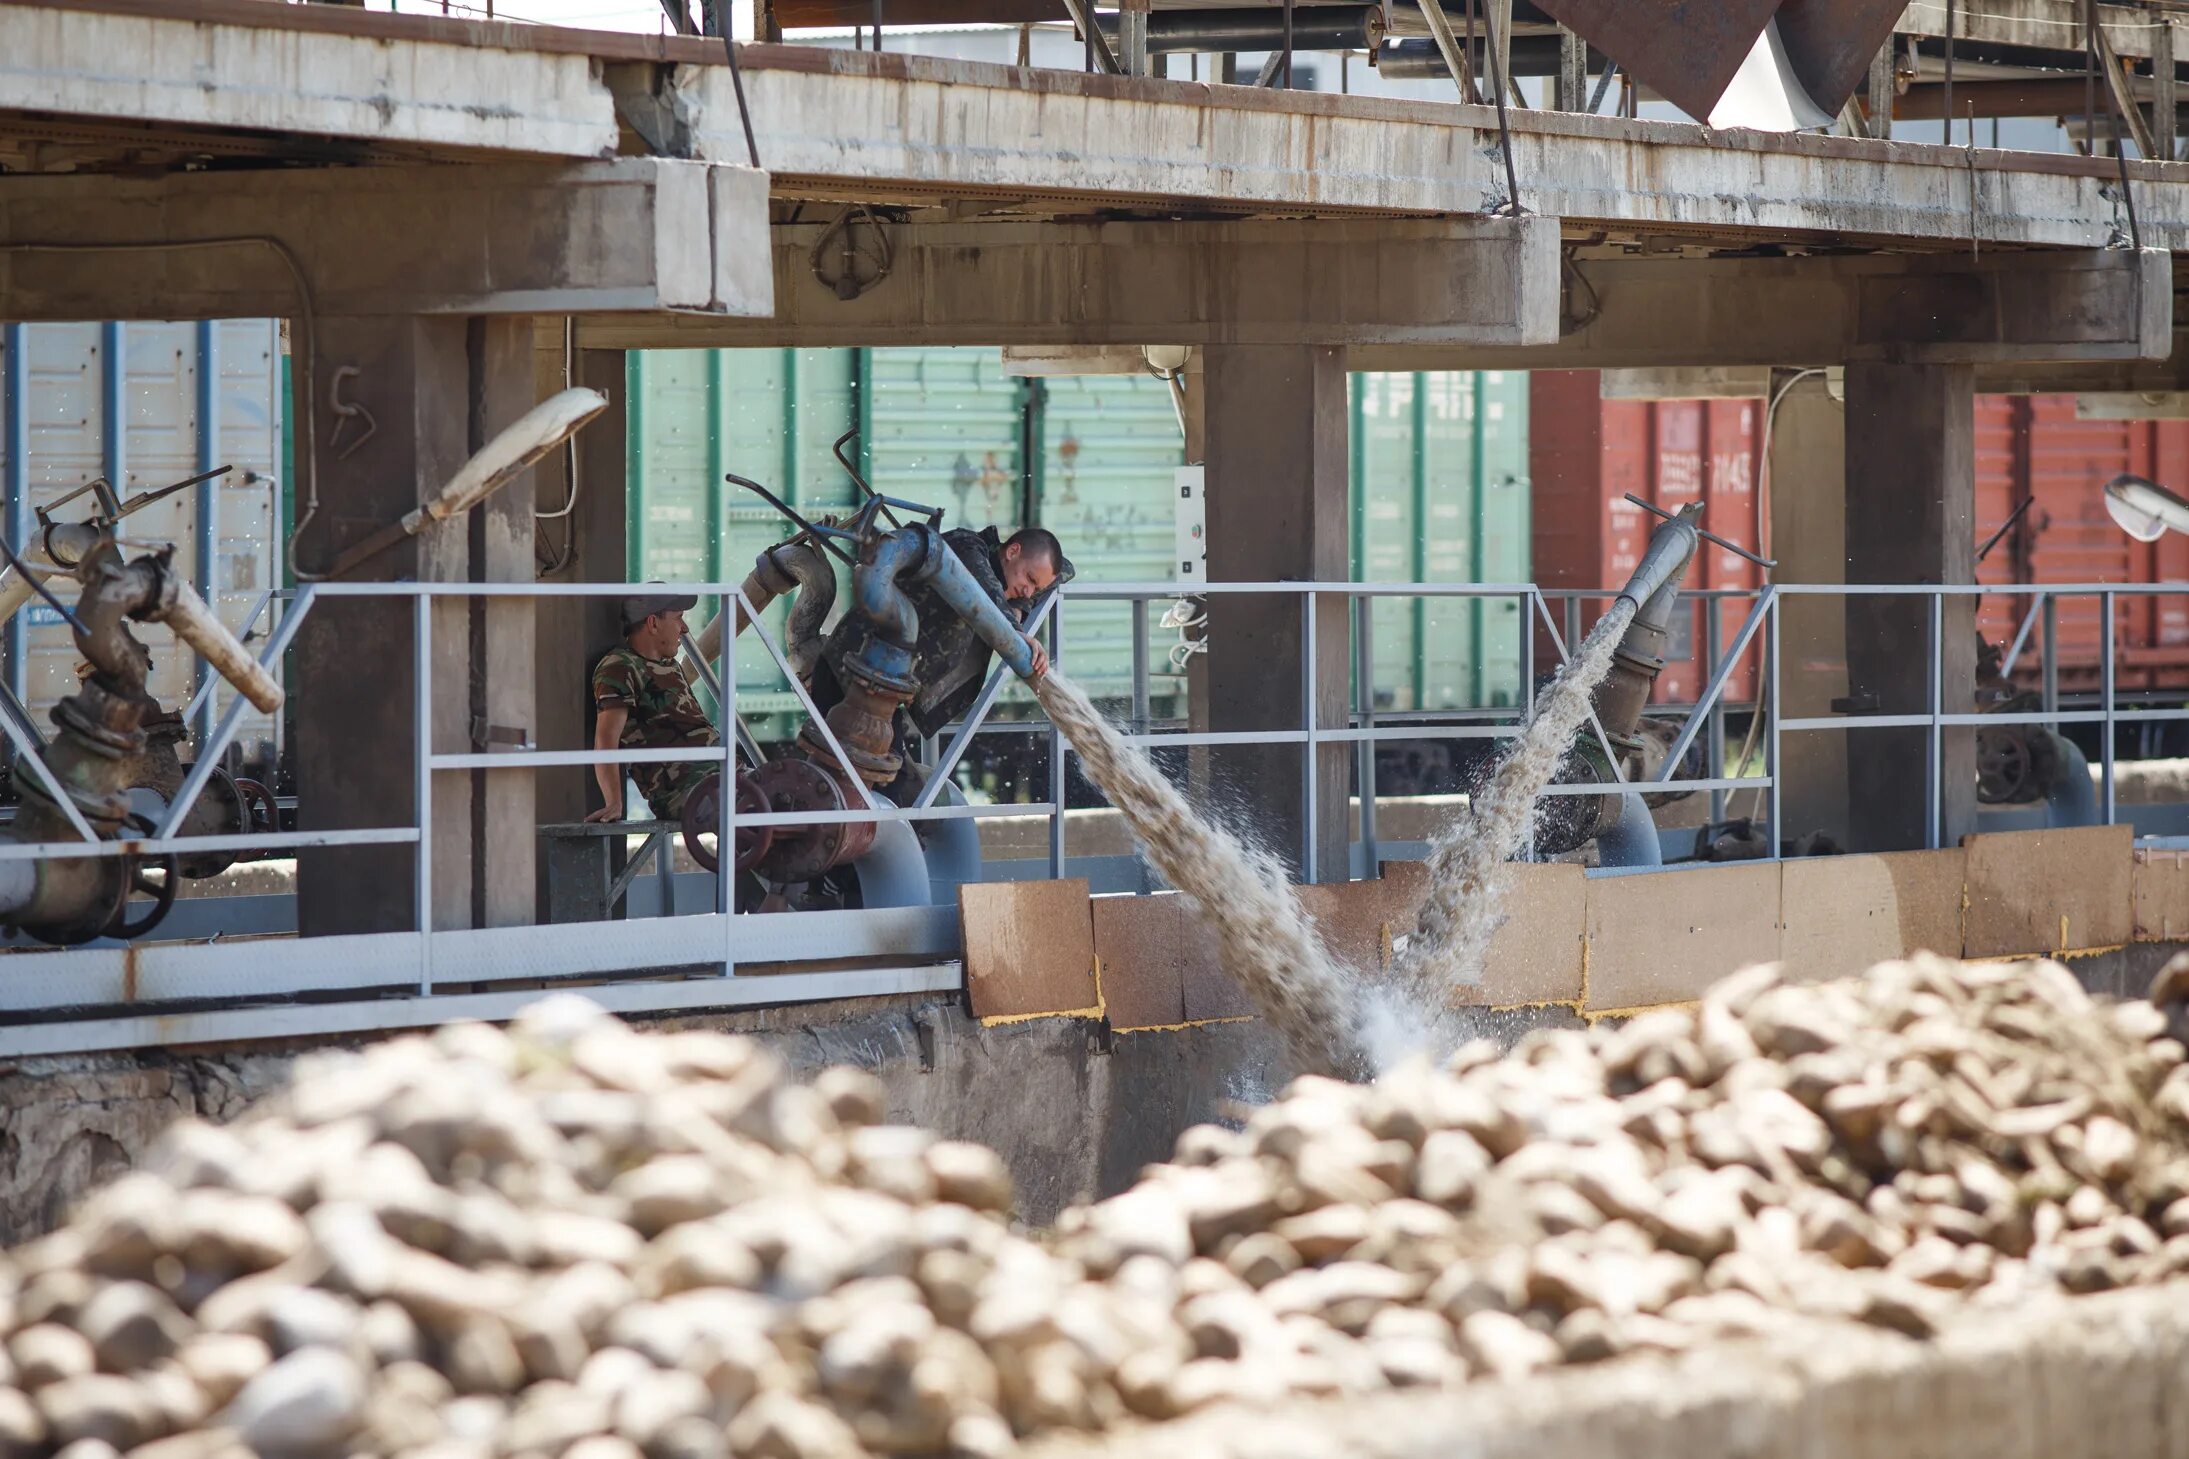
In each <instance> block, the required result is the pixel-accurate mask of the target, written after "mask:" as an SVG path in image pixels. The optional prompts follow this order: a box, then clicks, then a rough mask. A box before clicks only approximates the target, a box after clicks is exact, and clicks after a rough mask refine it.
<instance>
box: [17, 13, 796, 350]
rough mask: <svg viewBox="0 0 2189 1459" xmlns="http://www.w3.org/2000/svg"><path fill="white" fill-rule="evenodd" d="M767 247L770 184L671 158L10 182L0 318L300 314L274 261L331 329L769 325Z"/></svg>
mask: <svg viewBox="0 0 2189 1459" xmlns="http://www.w3.org/2000/svg"><path fill="white" fill-rule="evenodd" d="M4 13H5V12H4V8H0V15H4ZM766 228H767V175H766V174H765V173H761V172H756V171H754V170H753V169H751V168H749V167H731V166H715V165H709V164H705V163H698V162H679V161H672V160H669V159H665V158H639V157H633V158H625V159H621V160H618V161H614V162H581V163H501V164H492V165H480V166H475V167H451V166H440V165H432V164H418V165H412V166H403V167H372V168H343V169H329V170H305V169H284V170H266V171H234V172H203V173H177V174H171V175H166V176H160V177H151V178H114V177H94V176H87V177H65V176H52V177H48V176H27V177H10V178H6V179H0V300H4V301H5V306H4V308H0V313H5V314H6V316H7V317H8V318H10V319H16V320H25V321H32V320H42V319H44V320H69V319H193V318H197V319H205V318H224V317H227V318H236V317H240V318H251V317H260V316H265V315H270V314H283V315H286V314H294V313H296V312H297V303H298V300H297V291H296V281H295V279H294V277H293V276H292V274H291V273H290V271H289V268H288V266H287V265H286V263H285V261H284V251H285V253H286V256H287V257H288V258H290V259H293V260H294V262H295V265H296V266H297V267H298V268H300V269H301V270H302V272H303V275H304V278H305V280H306V281H307V282H308V284H309V286H310V291H311V296H312V297H311V303H312V308H313V312H315V313H318V314H320V315H324V316H329V317H332V316H337V315H340V316H347V317H351V318H362V317H368V316H375V315H428V314H535V313H582V312H588V311H599V310H612V311H621V310H649V311H651V310H691V311H697V312H701V313H711V314H761V315H765V314H767V313H769V312H770V311H771V310H772V308H773V305H774V289H773V281H772V280H771V279H770V278H769V276H768V273H767V269H766V267H765V264H764V262H763V258H764V255H763V253H762V250H763V249H764V248H765V246H766V238H767V233H766ZM225 239H248V240H252V241H250V242H245V243H237V244H213V245H209V244H208V240H225ZM266 239H272V240H274V241H275V243H276V244H278V245H279V247H278V248H276V247H274V246H273V245H269V244H267V243H266V242H265V241H264V240H266ZM99 245H121V246H122V247H123V249H124V250H126V251H116V250H115V249H113V248H110V247H101V246H99Z"/></svg>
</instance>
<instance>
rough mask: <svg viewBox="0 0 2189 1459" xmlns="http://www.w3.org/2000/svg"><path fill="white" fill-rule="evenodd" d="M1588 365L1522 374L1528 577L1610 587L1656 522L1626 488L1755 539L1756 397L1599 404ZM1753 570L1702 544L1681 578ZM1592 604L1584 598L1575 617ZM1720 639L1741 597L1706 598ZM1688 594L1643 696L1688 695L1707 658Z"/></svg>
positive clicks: (1749, 582)
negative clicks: (1529, 497)
mask: <svg viewBox="0 0 2189 1459" xmlns="http://www.w3.org/2000/svg"><path fill="white" fill-rule="evenodd" d="M1597 391H1598V384H1597V377H1596V372H1595V371H1593V370H1538V371H1536V372H1535V373H1534V374H1533V375H1532V376H1531V377H1530V378H1529V382H1528V410H1529V416H1528V419H1529V423H1530V424H1529V429H1530V432H1531V436H1530V440H1529V448H1528V467H1529V475H1530V477H1531V478H1532V480H1533V482H1534V488H1535V541H1534V550H1535V555H1534V562H1535V581H1536V582H1537V583H1538V584H1540V585H1541V586H1543V587H1545V588H1603V587H1613V588H1616V587H1617V586H1618V585H1619V584H1621V583H1623V582H1625V581H1626V580H1627V577H1628V576H1629V575H1630V574H1631V573H1632V572H1633V571H1634V569H1635V567H1636V565H1637V564H1639V563H1640V562H1641V560H1642V548H1643V546H1644V544H1646V543H1647V542H1648V541H1649V534H1650V530H1651V529H1652V528H1653V527H1654V526H1656V524H1657V519H1656V518H1655V517H1653V516H1651V515H1650V514H1649V513H1647V512H1645V511H1643V510H1642V509H1641V508H1640V507H1637V506H1635V505H1634V504H1633V503H1631V502H1629V501H1627V500H1626V495H1627V493H1629V492H1631V493H1633V494H1634V495H1635V496H1638V497H1640V498H1641V499H1642V500H1644V501H1646V502H1650V503H1653V504H1654V505H1656V506H1659V507H1662V508H1663V509H1664V510H1666V511H1668V512H1669V511H1677V510H1678V509H1679V508H1681V507H1683V506H1685V505H1687V504H1688V503H1689V502H1694V501H1699V502H1701V503H1702V504H1703V525H1704V526H1705V527H1707V528H1709V529H1710V530H1711V531H1713V532H1715V533H1717V534H1718V535H1719V536H1721V537H1724V538H1725V539H1727V540H1728V541H1731V542H1739V543H1742V544H1744V545H1745V544H1750V543H1753V542H1754V541H1755V540H1756V468H1757V466H1758V464H1759V462H1758V455H1757V449H1758V445H1759V440H1760V437H1761V435H1762V430H1763V402H1762V401H1760V400H1666V401H1631V400H1602V399H1599V398H1598V395H1597ZM1760 571H1761V570H1760V569H1759V568H1758V567H1757V566H1756V564H1754V563H1752V562H1750V561H1748V560H1747V559H1746V558H1744V557H1742V556H1740V555H1739V554H1738V553H1734V552H1728V551H1726V550H1725V549H1724V548H1722V547H1719V546H1716V545H1715V544H1713V543H1709V542H1705V543H1704V544H1703V546H1702V552H1701V553H1700V555H1699V556H1698V558H1697V561H1696V565H1695V567H1694V568H1693V569H1692V570H1691V571H1690V572H1689V574H1688V585H1689V586H1690V587H1694V588H1728V589H1730V588H1753V587H1755V586H1756V585H1757V583H1758V582H1759V573H1760ZM1603 606H1604V605H1603V604H1602V603H1601V602H1595V603H1591V604H1589V605H1587V606H1586V607H1585V608H1584V609H1583V612H1582V622H1583V624H1584V625H1585V624H1588V623H1593V622H1595V621H1596V615H1597V614H1598V613H1600V612H1602V611H1603ZM1715 606H1716V611H1717V613H1718V622H1719V630H1720V634H1721V638H1720V642H1721V643H1726V644H1730V643H1731V642H1732V641H1733V636H1734V635H1735V634H1736V633H1738V632H1739V631H1740V626H1741V622H1742V620H1743V619H1744V618H1745V617H1746V616H1747V614H1748V605H1747V604H1746V603H1745V602H1742V601H1738V600H1735V601H1730V602H1727V601H1718V602H1717V603H1716V605H1715ZM1710 610H1711V602H1710V600H1703V599H1697V600H1696V601H1695V602H1694V603H1692V604H1691V605H1689V606H1688V610H1687V611H1685V612H1682V613H1680V614H1679V615H1677V616H1676V617H1675V619H1674V621H1673V640H1672V646H1671V648H1670V650H1669V651H1668V652H1667V654H1666V656H1665V658H1666V662H1665V671H1664V673H1662V674H1661V675H1659V676H1658V678H1657V688H1656V691H1655V693H1654V694H1653V695H1652V696H1651V697H1652V701H1653V702H1655V703H1658V704H1683V703H1692V702H1693V701H1694V699H1695V697H1696V696H1697V695H1698V694H1700V693H1701V692H1702V688H1703V684H1704V683H1705V682H1706V680H1707V678H1708V676H1709V672H1710V666H1709V664H1708V663H1707V662H1706V660H1705V656H1704V652H1703V650H1704V646H1705V643H1706V632H1707V630H1706V628H1705V626H1704V618H1703V615H1704V614H1705V613H1707V612H1709V611H1710ZM1755 666H1756V659H1755V656H1754V655H1753V654H1751V655H1749V657H1748V659H1747V660H1746V662H1744V663H1743V664H1742V666H1741V668H1740V669H1739V670H1738V671H1737V672H1736V673H1735V674H1734V676H1733V679H1732V682H1730V683H1729V684H1728V685H1727V686H1726V695H1727V697H1728V698H1729V699H1731V700H1734V701H1743V700H1748V699H1751V698H1753V697H1754V695H1755V692H1756V682H1755V672H1756V667H1755Z"/></svg>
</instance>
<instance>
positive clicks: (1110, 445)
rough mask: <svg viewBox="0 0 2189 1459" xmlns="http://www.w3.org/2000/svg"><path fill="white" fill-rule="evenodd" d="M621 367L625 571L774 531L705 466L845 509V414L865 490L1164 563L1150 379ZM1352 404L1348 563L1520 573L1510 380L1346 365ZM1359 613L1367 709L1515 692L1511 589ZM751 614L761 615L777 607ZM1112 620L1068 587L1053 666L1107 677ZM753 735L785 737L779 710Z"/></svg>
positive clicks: (1114, 609)
mask: <svg viewBox="0 0 2189 1459" xmlns="http://www.w3.org/2000/svg"><path fill="white" fill-rule="evenodd" d="M630 369H631V386H632V391H631V398H632V401H633V409H632V424H631V430H630V451H631V460H630V463H629V464H630V481H631V483H632V492H631V544H632V545H631V570H632V573H633V575H634V576H636V577H641V578H646V577H653V578H661V579H665V580H669V579H675V578H685V579H688V580H689V579H696V578H703V577H705V576H707V575H708V574H709V573H711V572H716V571H719V572H720V573H721V574H722V575H723V576H725V577H729V578H736V577H741V576H742V575H743V574H744V572H745V570H746V569H747V568H748V567H749V566H750V564H751V559H752V556H753V554H754V553H756V552H757V551H758V550H759V549H760V548H761V547H762V546H764V545H765V544H766V543H768V542H771V541H775V540H778V539H779V538H780V537H781V536H782V535H783V533H784V527H783V524H782V523H781V520H780V518H778V517H777V516H776V514H775V513H774V512H773V511H772V510H771V509H770V508H768V507H766V506H764V505H762V504H760V503H758V501H757V500H756V499H755V498H754V497H753V496H752V495H751V493H749V492H744V491H741V490H739V489H738V488H735V487H725V486H722V485H721V478H722V473H723V471H725V470H728V471H736V472H738V473H739V474H741V475H746V476H751V477H753V478H754V479H756V480H758V481H760V482H761V483H762V484H763V485H765V486H768V487H769V488H770V489H771V490H783V487H784V484H786V483H787V484H788V486H789V490H788V491H787V493H786V495H787V496H788V498H789V499H790V500H791V501H792V502H794V503H795V504H797V505H799V506H800V508H801V509H805V508H813V509H815V510H823V509H826V508H827V507H829V506H836V505H848V504H849V503H850V502H851V500H852V487H851V484H850V481H849V478H848V477H846V476H845V475H844V473H843V472H842V471H841V469H840V468H839V467H838V466H837V465H836V463H835V462H834V461H832V460H830V458H829V443H830V442H831V441H832V440H833V439H834V438H835V437H837V436H838V435H840V434H842V433H843V432H844V431H846V430H849V429H852V428H854V427H857V428H858V431H859V440H860V442H861V451H862V460H863V468H862V469H864V470H866V471H867V472H868V474H869V477H870V479H871V480H872V481H873V483H874V485H875V486H876V487H877V488H878V489H879V490H882V491H885V492H887V493H889V494H890V495H893V496H901V497H905V498H908V499H910V500H913V501H921V502H930V503H933V504H934V505H937V506H941V507H945V508H947V509H948V511H949V516H948V518H947V519H946V521H947V522H948V523H949V524H950V525H967V526H976V527H978V526H986V525H989V524H994V525H996V526H997V527H998V528H1000V529H1001V530H1003V531H1005V532H1009V531H1012V530H1014V529H1015V528H1017V527H1018V526H1019V525H1021V524H1022V523H1024V522H1027V521H1032V522H1034V523H1036V524H1038V525H1040V526H1044V527H1047V528H1049V529H1050V530H1052V531H1054V532H1055V533H1057V535H1058V536H1059V537H1061V538H1062V539H1063V541H1064V543H1065V549H1066V551H1067V552H1069V553H1070V554H1071V557H1072V560H1073V563H1074V564H1075V566H1076V567H1077V568H1078V570H1079V575H1080V580H1081V581H1083V582H1126V581H1133V582H1148V581H1151V580H1154V581H1162V580H1167V579H1169V578H1170V577H1171V576H1172V564H1171V562H1170V549H1171V544H1172V540H1173V532H1174V529H1175V515H1176V507H1175V504H1174V501H1175V473H1176V470H1177V467H1178V465H1179V463H1180V461H1181V460H1182V459H1183V456H1182V443H1181V441H1180V439H1179V434H1178V423H1177V419H1176V416H1175V414H1174V412H1173V410H1172V406H1171V402H1170V399H1169V395H1168V392H1167V390H1166V388H1165V387H1164V386H1163V384H1162V383H1161V382H1160V381H1157V380H1154V379H1152V378H1141V377H1132V376H1084V377H1062V378H1055V379H1047V380H1043V379H1021V378H1018V377H1014V376H1008V375H1005V374H1004V373H1003V372H1002V369H1001V365H1000V362H999V360H998V357H997V352H996V351H994V350H992V349H898V350H871V351H868V350H802V351H780V350H731V351H720V352H708V351H668V352H660V353H648V354H633V355H632V356H631V366H630ZM1353 408H1354V413H1355V424H1356V427H1357V429H1356V433H1355V441H1356V446H1355V451H1354V457H1353V482H1354V513H1353V520H1354V527H1355V541H1356V544H1357V546H1356V551H1355V567H1356V575H1357V576H1361V577H1366V578H1373V579H1378V580H1382V581H1394V580H1397V581H1405V580H1412V579H1415V578H1419V577H1427V578H1430V579H1432V580H1435V581H1441V582H1466V581H1485V580H1490V581H1501V582H1518V581H1522V580H1524V579H1525V578H1526V576H1527V563H1528V533H1529V487H1528V445H1527V442H1528V400H1527V383H1526V377H1525V376H1524V375H1520V374H1516V373H1495V372H1493V373H1489V374H1481V375H1476V374H1462V373H1449V374H1428V375H1363V376H1357V377H1355V380H1354V382H1353ZM1417 443H1419V449H1418V450H1417ZM1422 522H1426V523H1427V524H1428V530H1427V532H1426V533H1423V532H1422V531H1420V530H1419V529H1418V528H1417V524H1418V523H1422ZM725 532H727V534H728V536H729V538H730V546H729V548H728V550H727V552H726V555H725V558H724V559H723V560H722V561H720V562H717V561H716V560H715V559H714V558H713V557H712V556H711V555H710V547H709V544H711V543H714V542H716V541H719V540H722V538H723V536H724V534H725ZM1417 548H1418V550H1417ZM840 600H841V599H840ZM1375 611H1376V612H1377V614H1378V618H1377V623H1376V634H1375V640H1376V642H1375V650H1376V691H1377V692H1376V697H1377V701H1378V703H1379V705H1380V706H1382V707H1384V708H1392V709H1402V710H1403V709H1416V708H1428V709H1449V708H1460V707H1467V706H1472V705H1476V704H1485V703H1487V704H1509V703H1512V702H1514V701H1515V700H1516V699H1517V698H1518V696H1519V685H1520V667H1519V657H1520V637H1519V635H1520V623H1521V617H1520V610H1519V608H1518V605H1517V604H1514V603H1509V602H1508V603H1498V602H1494V601H1493V602H1489V603H1485V604H1475V603H1469V602H1456V601H1446V602H1438V603H1424V604H1421V605H1419V606H1417V605H1415V604H1412V603H1409V602H1407V601H1405V600H1401V599H1387V600H1380V601H1379V603H1378V605H1377V607H1376V609H1375ZM1157 616H1159V610H1158V613H1156V614H1151V620H1152V619H1153V618H1154V617H1157ZM769 621H770V623H771V626H773V627H776V628H778V629H779V628H780V626H781V623H782V621H783V610H782V609H780V608H778V609H775V610H773V611H772V613H771V616H770V619H769ZM1131 635H1132V619H1131V609H1130V607H1128V606H1127V605H1125V604H1122V603H1116V604H1108V603H1080V604H1074V605H1072V606H1071V608H1070V610H1069V613H1068V616H1067V623H1066V635H1065V648H1064V659H1063V662H1064V663H1065V664H1066V665H1067V666H1068V667H1069V668H1070V670H1071V672H1072V675H1073V677H1074V678H1075V679H1077V680H1078V681H1079V682H1080V683H1082V684H1084V685H1086V686H1087V687H1088V688H1089V689H1090V691H1091V692H1093V693H1094V694H1096V695H1097V696H1099V697H1103V698H1109V699H1121V698H1123V697H1124V696H1126V695H1127V694H1128V693H1129V692H1130V687H1131V674H1132V637H1131ZM1149 640H1150V641H1149V654H1148V659H1149V664H1150V675H1151V692H1150V700H1151V708H1152V710H1153V711H1154V712H1155V713H1156V714H1157V715H1158V716H1163V715H1182V714H1183V713H1184V710H1185V705H1184V679H1183V676H1182V675H1179V674H1176V673H1173V672H1171V671H1170V662H1169V657H1168V656H1169V650H1170V648H1171V645H1172V642H1173V641H1174V639H1173V636H1172V635H1171V634H1170V633H1169V632H1168V631H1167V630H1165V629H1163V628H1162V627H1161V626H1160V624H1158V623H1155V622H1153V621H1151V623H1150V634H1149ZM738 665H739V686H740V687H739V698H740V703H741V705H742V706H743V708H744V709H745V710H746V711H747V712H748V713H750V714H761V713H781V712H784V711H787V710H789V709H790V708H792V707H793V705H794V703H795V701H794V700H793V699H792V698H791V696H790V695H789V694H788V693H787V692H785V691H783V689H782V688H781V681H780V678H779V676H778V675H777V674H776V673H775V671H774V669H773V667H772V665H770V664H769V662H768V660H767V658H766V655H765V652H764V650H762V649H761V648H760V646H759V645H758V643H757V641H754V642H750V643H747V644H745V645H743V646H742V647H741V648H740V651H739V657H738ZM771 732H773V733H787V732H788V722H787V721H779V722H778V723H777V724H776V725H774V726H772V727H771Z"/></svg>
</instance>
